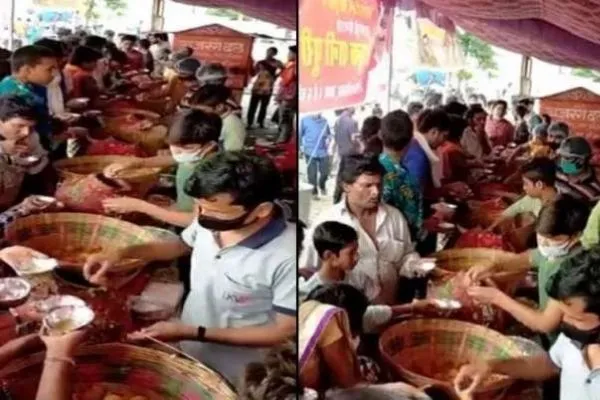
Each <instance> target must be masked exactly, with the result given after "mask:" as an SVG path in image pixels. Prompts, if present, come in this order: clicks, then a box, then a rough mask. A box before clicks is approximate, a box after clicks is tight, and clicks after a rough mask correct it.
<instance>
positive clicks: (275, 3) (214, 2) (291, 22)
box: [174, 0, 298, 30]
mask: <svg viewBox="0 0 600 400" xmlns="http://www.w3.org/2000/svg"><path fill="white" fill-rule="evenodd" d="M174 1H175V2H177V3H184V4H189V5H192V6H197V7H220V8H231V9H232V10H236V11H238V12H240V13H242V14H244V15H247V16H249V17H252V18H256V19H260V20H262V21H266V22H271V23H273V24H275V25H279V26H281V27H284V28H286V29H291V30H296V25H297V15H298V3H297V2H296V1H288V0H244V1H241V0H174Z"/></svg>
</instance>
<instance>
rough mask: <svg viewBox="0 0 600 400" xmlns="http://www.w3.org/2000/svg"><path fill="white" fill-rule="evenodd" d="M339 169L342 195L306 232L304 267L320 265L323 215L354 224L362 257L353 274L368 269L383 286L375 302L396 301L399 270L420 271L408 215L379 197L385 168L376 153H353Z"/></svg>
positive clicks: (403, 272)
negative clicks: (318, 234)
mask: <svg viewBox="0 0 600 400" xmlns="http://www.w3.org/2000/svg"><path fill="white" fill-rule="evenodd" d="M347 160H348V163H347V165H346V166H345V167H344V170H343V171H341V174H342V175H341V180H342V187H343V191H344V198H343V199H342V201H341V202H339V203H338V204H335V205H334V206H332V207H331V208H330V209H329V210H327V211H325V212H324V213H323V214H322V215H320V216H319V217H318V218H317V220H316V221H314V223H313V224H312V227H311V229H310V230H309V232H308V234H307V235H306V238H305V241H304V245H303V249H304V251H303V252H302V255H301V257H300V267H301V268H311V267H312V268H318V267H319V266H320V260H319V256H318V254H317V251H316V249H315V247H314V243H313V232H314V229H315V227H317V226H319V225H320V224H321V223H322V222H325V221H338V222H341V223H344V224H347V225H350V226H351V227H353V228H354V229H355V230H356V231H357V232H358V253H359V260H358V263H357V265H356V267H355V268H354V270H353V271H351V272H349V273H350V274H352V273H355V272H354V271H356V272H357V273H365V274H366V275H368V276H369V278H370V279H371V280H372V281H373V282H374V284H375V285H377V286H378V288H379V293H380V295H379V296H378V298H377V299H375V302H376V303H381V304H389V305H392V304H395V303H396V302H397V301H396V300H397V298H398V280H399V277H400V276H406V277H414V276H416V275H417V274H418V265H419V255H418V254H417V253H416V252H415V250H414V246H413V243H412V242H411V238H410V231H409V229H408V224H407V222H406V219H405V218H404V216H403V215H402V213H401V212H400V211H398V210H397V209H396V208H394V207H392V206H388V205H387V204H383V203H382V202H381V180H382V176H383V174H384V171H383V168H382V167H381V164H380V163H379V161H378V158H377V157H370V156H363V155H353V156H348V157H347Z"/></svg>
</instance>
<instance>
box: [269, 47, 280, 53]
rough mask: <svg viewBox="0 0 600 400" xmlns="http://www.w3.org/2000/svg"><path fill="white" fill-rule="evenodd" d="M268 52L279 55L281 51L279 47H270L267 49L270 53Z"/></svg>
mask: <svg viewBox="0 0 600 400" xmlns="http://www.w3.org/2000/svg"><path fill="white" fill-rule="evenodd" d="M268 52H272V53H274V54H275V55H277V53H279V50H277V47H269V48H268V49H267V53H268Z"/></svg>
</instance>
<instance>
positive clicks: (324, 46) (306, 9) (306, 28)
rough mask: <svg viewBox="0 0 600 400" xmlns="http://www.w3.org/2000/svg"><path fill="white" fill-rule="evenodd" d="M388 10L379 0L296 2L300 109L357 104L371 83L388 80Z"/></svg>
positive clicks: (390, 17) (390, 16)
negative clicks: (298, 21)
mask: <svg viewBox="0 0 600 400" xmlns="http://www.w3.org/2000/svg"><path fill="white" fill-rule="evenodd" d="M392 11H393V8H391V7H387V6H385V4H384V1H383V0H304V1H302V2H301V3H300V23H299V26H300V32H299V33H300V40H299V41H300V55H299V57H300V58H299V61H300V65H299V70H300V72H299V73H300V85H299V86H300V88H299V103H300V104H299V105H300V112H301V113H309V112H314V111H321V110H327V109H337V108H344V107H349V106H353V105H358V104H361V103H363V102H365V99H366V97H367V93H368V91H369V86H371V87H373V86H374V85H377V86H381V82H384V83H385V82H387V80H388V78H389V64H387V68H384V65H383V63H384V61H383V60H385V59H387V60H389V57H390V48H391V43H392V40H391V37H392V33H393V12H392ZM384 69H385V71H384ZM382 79H383V80H382ZM375 81H377V82H375Z"/></svg>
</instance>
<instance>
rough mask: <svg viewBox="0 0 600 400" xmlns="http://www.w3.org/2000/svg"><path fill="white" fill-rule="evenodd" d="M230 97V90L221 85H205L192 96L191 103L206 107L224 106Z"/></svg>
mask: <svg viewBox="0 0 600 400" xmlns="http://www.w3.org/2000/svg"><path fill="white" fill-rule="evenodd" d="M230 97H231V89H229V88H228V87H226V86H223V85H213V84H207V85H204V86H202V87H200V88H199V89H198V90H197V91H196V92H195V93H194V95H193V96H192V98H191V100H190V101H191V103H192V104H198V105H203V106H207V107H216V106H218V105H219V104H225V103H226V102H227V100H228V99H229V98H230Z"/></svg>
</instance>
